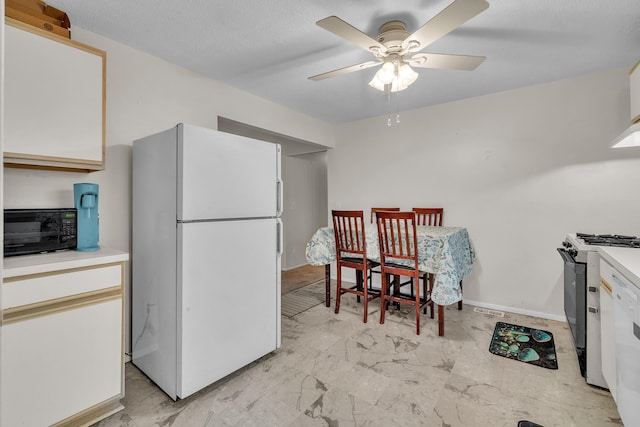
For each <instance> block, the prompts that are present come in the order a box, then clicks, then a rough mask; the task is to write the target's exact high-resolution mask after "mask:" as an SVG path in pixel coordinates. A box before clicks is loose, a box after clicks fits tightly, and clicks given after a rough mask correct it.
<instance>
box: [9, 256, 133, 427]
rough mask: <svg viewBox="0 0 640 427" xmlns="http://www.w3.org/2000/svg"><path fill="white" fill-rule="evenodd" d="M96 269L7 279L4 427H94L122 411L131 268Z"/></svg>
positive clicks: (117, 265) (112, 265) (116, 264)
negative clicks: (127, 288)
mask: <svg viewBox="0 0 640 427" xmlns="http://www.w3.org/2000/svg"><path fill="white" fill-rule="evenodd" d="M125 255H126V254H125ZM127 257H128V255H127ZM96 262H99V260H96ZM6 263H7V262H6V260H5V267H6ZM84 264H87V261H86V260H84ZM90 264H91V263H90V262H89V265H85V266H83V267H77V268H73V267H72V268H64V269H62V270H54V271H48V272H45V273H35V274H26V275H19V276H14V277H8V278H7V277H3V289H2V292H3V295H2V296H3V298H2V305H3V307H2V308H3V310H2V333H1V335H0V338H1V346H0V351H1V356H0V385H1V387H2V389H1V396H0V398H1V399H2V400H1V402H0V405H1V407H2V411H1V412H0V425H1V426H49V425H58V426H62V425H73V426H86V425H91V424H93V423H95V422H97V421H99V420H100V419H102V418H104V417H106V416H108V415H110V414H112V413H114V412H117V411H118V410H120V409H122V405H121V403H120V399H121V398H122V397H123V396H124V381H123V380H124V375H123V374H124V371H123V366H124V360H123V356H124V355H123V277H124V262H111V263H108V264H97V265H90ZM52 288H54V289H55V291H52Z"/></svg>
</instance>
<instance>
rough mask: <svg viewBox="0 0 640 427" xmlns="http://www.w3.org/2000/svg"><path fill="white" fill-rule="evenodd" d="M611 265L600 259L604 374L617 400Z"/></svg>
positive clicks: (601, 341) (614, 398)
mask: <svg viewBox="0 0 640 427" xmlns="http://www.w3.org/2000/svg"><path fill="white" fill-rule="evenodd" d="M610 270H611V267H610V266H609V265H608V264H607V263H606V262H604V261H602V260H601V261H600V275H601V276H602V277H601V278H600V331H601V335H600V336H601V340H600V345H601V346H602V353H601V354H602V376H603V377H604V380H605V381H606V382H607V385H608V386H609V391H610V392H611V396H613V400H616V352H615V348H616V337H615V329H614V323H613V297H612V295H611V291H612V289H611V281H610V280H611V279H609V280H607V277H610V275H611V273H610ZM605 276H606V277H605Z"/></svg>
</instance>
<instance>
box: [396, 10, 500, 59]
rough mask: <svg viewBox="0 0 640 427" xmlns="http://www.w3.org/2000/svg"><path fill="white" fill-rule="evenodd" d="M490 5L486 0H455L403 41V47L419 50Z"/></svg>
mask: <svg viewBox="0 0 640 427" xmlns="http://www.w3.org/2000/svg"><path fill="white" fill-rule="evenodd" d="M488 7H489V3H487V2H486V1H485V0H455V1H454V2H453V3H451V4H450V5H449V6H447V7H446V8H445V9H444V10H442V12H440V13H439V14H437V15H436V16H434V17H433V18H431V19H430V20H429V21H428V22H427V23H426V24H424V25H423V26H422V27H420V28H418V30H417V31H416V32H414V33H413V34H411V35H410V36H409V37H407V38H406V39H405V40H404V41H403V42H402V48H403V49H409V50H411V51H417V50H420V49H423V48H425V47H427V46H428V45H430V44H431V43H433V42H435V41H436V40H438V39H439V38H440V37H442V36H444V35H445V34H447V33H449V32H451V31H453V30H455V29H456V28H458V27H459V26H460V25H462V24H464V23H465V22H467V21H468V20H469V19H471V18H473V17H474V16H476V15H478V14H479V13H480V12H482V11H483V10H485V9H487V8H488Z"/></svg>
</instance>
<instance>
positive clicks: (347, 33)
mask: <svg viewBox="0 0 640 427" xmlns="http://www.w3.org/2000/svg"><path fill="white" fill-rule="evenodd" d="M488 7H489V3H487V2H486V1H485V0H454V1H453V3H451V4H450V5H449V6H447V7H446V8H445V9H443V10H442V11H441V12H440V13H439V14H437V15H436V16H434V17H433V18H432V19H431V20H429V21H428V22H427V23H425V24H424V25H423V26H422V27H420V28H418V30H416V31H415V32H414V33H413V34H409V33H408V32H407V28H406V25H405V24H404V22H402V21H389V22H386V23H385V24H383V25H382V26H381V27H380V34H379V35H378V36H377V37H376V38H375V39H374V38H372V37H369V36H368V35H367V34H365V33H363V32H362V31H360V30H358V29H357V28H355V27H353V26H352V25H350V24H348V23H347V22H345V21H343V20H342V19H340V18H338V17H337V16H329V17H327V18H324V19H321V20H320V21H318V22H316V24H317V25H318V26H320V27H322V28H324V29H325V30H327V31H330V32H332V33H333V34H335V35H337V36H338V37H342V38H343V39H345V40H347V41H349V42H351V43H353V44H355V45H356V46H359V47H361V48H362V49H364V50H366V51H369V52H371V53H372V54H373V56H374V57H375V60H374V61H367V62H363V63H361V64H356V65H351V66H349V67H344V68H339V69H337V70H333V71H329V72H326V73H322V74H318V75H315V76H311V77H309V79H310V80H315V81H317V80H324V79H328V78H330V77H336V76H340V75H343V74H347V73H351V72H354V71H359V70H364V69H367V68H371V67H376V66H380V65H381V68H380V69H379V70H378V71H377V72H376V74H375V76H374V78H373V79H372V80H371V82H369V85H370V86H372V87H374V88H376V89H378V90H380V91H383V92H397V91H401V90H404V89H406V88H407V87H409V85H411V84H412V83H413V82H414V81H415V80H416V79H417V78H418V73H416V72H415V71H413V69H412V68H411V67H417V68H440V69H451V70H473V69H475V68H476V67H477V66H478V65H480V64H481V63H482V62H483V61H484V60H485V57H484V56H469V55H450V54H441V53H417V52H419V51H420V50H422V49H424V48H425V47H427V46H428V45H430V44H431V43H433V42H435V41H436V40H438V39H440V38H441V37H442V36H444V35H445V34H447V33H449V32H451V31H453V30H454V29H456V28H457V27H459V26H460V25H462V24H464V23H465V22H467V21H468V20H469V19H471V18H473V17H474V16H476V15H478V14H479V13H480V12H482V11H483V10H485V9H487V8H488Z"/></svg>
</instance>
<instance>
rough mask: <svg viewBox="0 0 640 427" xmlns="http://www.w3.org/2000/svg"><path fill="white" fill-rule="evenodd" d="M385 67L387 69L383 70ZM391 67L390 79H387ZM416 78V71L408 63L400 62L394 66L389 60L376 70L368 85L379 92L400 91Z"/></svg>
mask: <svg viewBox="0 0 640 427" xmlns="http://www.w3.org/2000/svg"><path fill="white" fill-rule="evenodd" d="M385 67H387V70H385ZM389 69H392V70H393V72H392V74H391V79H390V80H389V79H388V70H389ZM417 79H418V73H416V72H415V71H413V69H412V68H411V67H410V66H409V64H401V65H400V66H398V67H397V68H396V66H395V65H394V64H392V63H391V62H386V63H385V64H384V65H383V66H382V68H380V69H379V70H378V72H376V74H375V75H374V76H373V79H371V81H370V82H369V86H371V87H372V88H375V89H377V90H379V91H380V92H387V91H391V92H400V91H402V90H405V89H406V88H408V87H409V86H411V85H412V84H413V82H415V81H416V80H417Z"/></svg>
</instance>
